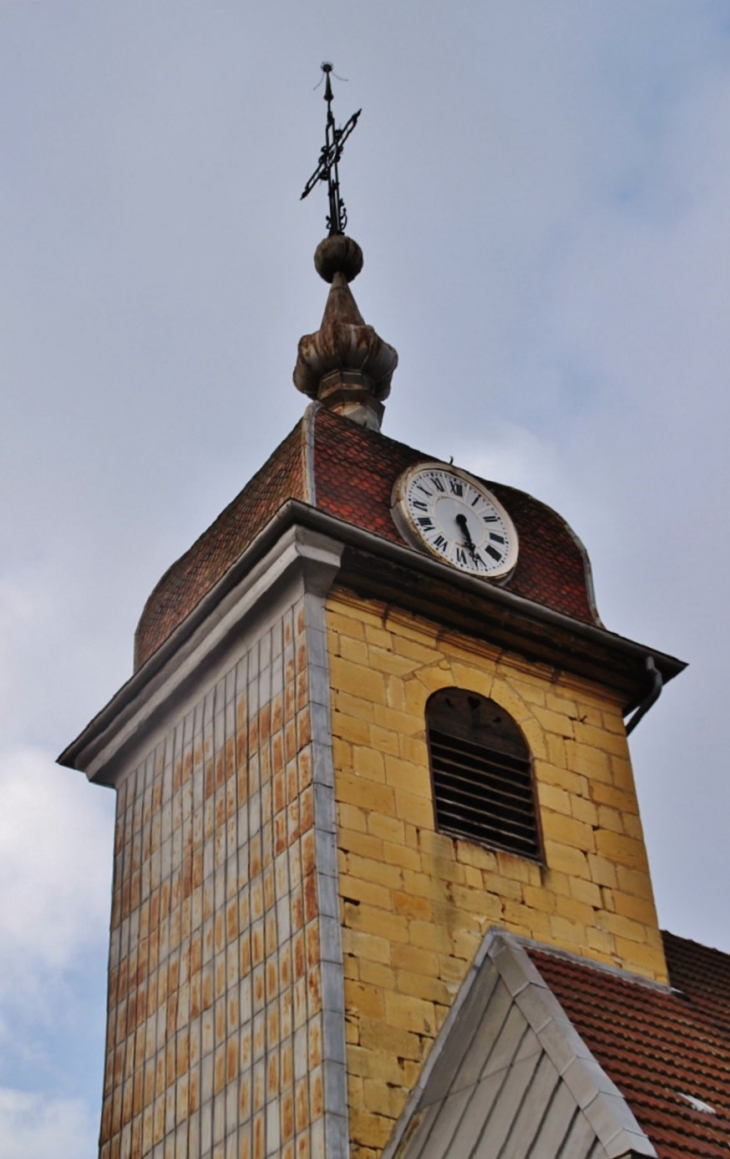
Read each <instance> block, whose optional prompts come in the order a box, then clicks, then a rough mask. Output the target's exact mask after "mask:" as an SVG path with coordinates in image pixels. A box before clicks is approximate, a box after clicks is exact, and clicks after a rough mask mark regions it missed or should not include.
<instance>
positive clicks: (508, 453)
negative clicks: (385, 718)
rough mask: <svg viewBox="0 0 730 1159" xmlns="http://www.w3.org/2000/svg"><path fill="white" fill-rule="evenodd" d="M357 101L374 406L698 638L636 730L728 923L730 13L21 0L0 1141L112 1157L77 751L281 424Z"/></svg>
mask: <svg viewBox="0 0 730 1159" xmlns="http://www.w3.org/2000/svg"><path fill="white" fill-rule="evenodd" d="M323 59H331V60H333V61H334V62H335V67H336V71H337V72H338V73H340V75H342V76H344V77H347V78H349V79H348V83H342V84H338V85H337V86H336V104H335V107H336V111H337V113H338V119H339V120H340V121H344V120H345V119H346V118H347V117H348V116H349V114H350V113H351V112H353V111H354V110H355V109H356V108H359V107H360V106H362V107H363V110H364V111H363V115H362V118H361V121H360V124H359V125H358V128H357V131H356V133H355V135H354V136H353V137H352V139H351V141H350V143H349V144H348V147H347V152H346V159H345V163H344V166H343V190H344V195H345V199H346V201H347V204H348V208H349V211H350V229H349V232H351V234H352V236H354V237H355V238H357V240H358V241H359V242H360V243H361V245H362V246H363V249H364V252H365V262H366V266H365V270H364V272H363V274H362V276H361V277H360V278H359V279H358V281H357V283H356V284H355V287H354V289H355V293H356V297H357V300H358V303H359V305H360V307H361V310H362V312H363V314H364V316H365V318H366V320H367V321H368V322H371V323H372V324H374V325H375V326H376V327H377V329H378V330H379V332H380V334H381V335H382V336H383V337H384V338H385V339H386V340H387V341H389V342H391V343H392V344H393V345H395V346H396V347H397V349H398V351H399V354H400V367H399V369H398V371H397V372H396V375H395V377H394V382H393V395H392V399H391V402H390V404H389V406H388V409H387V414H386V420H385V432H386V433H387V434H389V435H391V436H393V437H395V438H398V439H401V440H403V441H405V442H407V443H410V444H411V445H414V446H417V447H420V448H421V449H423V450H424V451H426V452H428V453H429V454H433V455H434V456H435V457H440V458H446V459H448V458H449V456H451V455H453V456H454V458H455V461H456V462H457V463H458V464H460V465H461V466H463V467H465V468H467V469H471V470H473V471H475V472H476V473H478V474H481V475H484V476H486V477H487V478H493V479H499V480H501V481H503V482H508V483H511V484H513V485H516V486H520V487H524V488H525V489H527V490H529V491H532V492H533V493H534V494H536V495H538V496H539V497H540V498H542V499H544V500H545V501H547V502H548V503H551V504H552V505H553V506H555V507H557V508H558V510H560V511H561V513H562V514H563V515H565V516H566V518H568V520H569V521H570V522H571V523H572V525H573V526H574V527H575V529H576V531H577V532H578V534H579V535H580V536H581V537H582V539H583V540H584V542H585V544H586V546H587V548H588V551H589V553H590V555H591V558H592V561H593V566H594V575H595V581H596V590H597V597H598V604H599V609H600V611H601V614H602V616H603V619H604V621H605V623H606V624H607V626H608V627H610V628H611V629H613V630H615V631H618V632H620V633H622V634H624V635H628V636H631V637H634V638H636V639H639V640H640V641H642V642H644V643H647V644H649V645H652V646H655V647H657V648H659V649H661V650H663V651H668V652H673V653H675V654H676V655H679V656H680V657H682V658H683V659H685V660H688V661H689V662H690V665H691V667H690V668H689V670H688V671H687V672H686V673H685V674H684V675H682V676H681V677H680V678H679V679H678V680H677V681H676V682H675V683H674V684H673V685H671V686H670V687H669V688H668V689H667V690H666V692H665V694H664V696H663V697H662V699H661V700H660V702H659V703H658V705H656V707H655V708H654V709H652V712H651V713H650V714H649V716H648V717H647V718H646V720H645V721H644V722H643V723H642V724H641V726H640V727H639V729H638V730H637V731H636V733H635V734H634V735H633V736H632V741H631V748H632V753H633V757H634V763H635V771H636V776H637V782H638V789H639V794H640V800H641V805H642V812H643V819H644V825H645V830H646V834H647V840H648V845H649V853H650V858H651V863H652V868H653V873H654V882H655V889H656V894H657V902H658V907H659V913H660V920H661V922H662V924H663V925H664V926H665V927H668V928H671V929H672V930H674V931H675V932H676V933H679V934H683V935H686V936H689V937H694V938H697V939H698V940H701V941H704V942H707V943H710V944H712V945H717V946H720V947H722V948H724V949H725V950H728V951H730V920H729V918H728V907H727V902H726V887H725V882H726V880H727V871H728V860H729V854H728V848H727V846H728V843H727V838H726V831H727V824H728V813H729V812H730V809H729V806H730V788H729V778H728V776H727V769H726V759H725V747H726V739H725V738H726V729H727V716H728V712H727V708H726V700H727V679H726V674H725V666H724V658H725V655H726V653H727V651H728V645H730V640H729V639H728V618H727V614H726V589H727V576H728V567H729V565H730V546H729V544H728V531H727V528H728V519H727V503H728V491H729V488H728V474H729V468H728V456H727V453H726V444H727V438H728V407H729V405H730V404H729V402H728V382H727V378H728V367H730V328H729V327H728V315H729V313H730V213H729V211H728V207H729V206H730V132H729V131H728V129H729V127H730V13H729V12H728V7H727V3H726V2H723V0H718V2H704V0H695V2H694V3H693V4H686V3H683V2H682V0H641V2H638V0H552V2H551V3H549V4H548V3H545V2H544V0H510V3H509V4H506V3H504V2H502V0H479V2H477V0H449V3H445V2H442V3H439V2H437V0H367V2H366V3H365V2H361V3H360V4H354V3H351V2H349V0H309V2H306V3H302V2H301V0H269V2H268V3H266V4H264V3H255V2H254V3H248V4H243V3H241V2H239V3H234V2H233V0H207V3H205V4H204V3H202V2H199V0H198V2H192V0H156V2H155V3H154V4H150V3H149V2H148V0H147V2H143V0H125V2H124V3H120V2H119V0H106V2H105V3H103V4H99V3H96V2H94V0H56V2H51V0H0V151H1V155H2V165H1V166H0V375H1V381H2V392H1V396H0V484H1V486H0V519H1V520H2V544H3V551H2V554H1V556H0V793H1V794H2V810H0V1057H1V1058H2V1062H0V1153H1V1154H2V1155H3V1156H4V1157H5V1159H45V1157H46V1156H47V1155H49V1154H51V1153H53V1154H54V1156H55V1157H56V1159H91V1157H92V1156H93V1155H95V1153H96V1149H95V1137H96V1132H97V1128H98V1112H99V1107H100V1084H101V1066H102V1053H103V1041H102V1035H103V1025H104V1012H103V1007H104V998H105V955H106V930H107V923H108V905H109V877H110V869H111V819H112V809H113V802H112V798H111V794H110V793H109V792H107V791H105V790H102V789H98V788H96V787H93V786H89V785H87V784H86V783H85V781H84V779H83V777H81V775H80V774H73V773H69V772H66V771H62V770H59V769H56V768H54V766H53V758H54V757H55V755H56V754H57V753H58V752H59V751H60V749H61V748H62V747H64V746H65V744H66V743H67V742H68V741H69V740H71V739H72V738H73V736H75V735H76V734H77V733H78V732H79V731H80V729H81V728H82V727H83V726H84V725H85V724H86V722H87V721H88V720H89V719H90V717H91V716H92V715H93V714H94V713H95V712H96V711H97V710H98V709H99V708H100V707H101V706H102V705H103V704H104V703H105V702H106V701H107V700H108V699H109V697H110V696H111V695H112V694H113V692H114V691H115V690H116V689H117V688H118V687H119V685H120V684H121V683H122V682H123V681H124V680H125V679H126V678H127V676H128V675H129V673H130V669H131V655H132V636H133V631H134V627H135V623H136V620H137V617H138V615H139V612H140V611H141V608H142V606H143V603H144V600H145V598H146V596H147V594H148V593H149V591H150V589H151V588H152V586H153V585H154V583H155V582H156V580H157V578H158V577H159V575H160V574H161V573H162V572H163V571H164V570H165V569H166V567H167V566H168V565H169V564H170V562H171V561H172V560H173V559H174V558H176V557H177V556H178V555H179V554H180V553H181V552H182V551H184V550H185V549H186V548H187V547H188V546H189V544H190V543H191V542H192V541H193V539H194V538H196V537H197V535H198V534H199V533H200V532H201V531H202V530H203V529H204V528H205V527H206V526H207V524H208V523H209V522H210V521H211V520H212V519H213V518H214V517H215V515H216V514H217V513H218V512H219V511H220V510H221V508H222V507H223V506H224V505H225V504H226V503H227V502H228V501H229V500H230V499H231V498H232V496H233V495H234V494H235V493H236V492H237V491H238V490H239V489H240V488H241V486H242V485H243V484H244V483H245V482H246V480H247V479H248V478H249V477H250V475H251V474H252V473H253V471H254V470H255V469H256V468H257V467H258V466H259V465H260V464H261V462H262V461H263V460H264V458H266V456H267V455H268V453H269V452H270V451H271V450H273V448H274V447H275V446H276V445H277V443H278V442H279V441H280V440H281V439H282V438H283V437H284V436H285V435H286V434H287V433H288V431H289V430H290V428H291V427H292V426H293V425H294V423H295V422H296V421H297V419H298V417H299V416H300V414H301V412H302V409H303V403H304V400H303V398H302V397H301V396H299V395H297V393H296V391H295V390H294V388H293V386H292V384H291V371H292V367H293V364H294V359H295V356H296V343H297V340H298V338H299V336H300V335H301V334H303V333H305V332H309V331H311V330H313V329H315V328H316V326H317V325H318V323H319V319H320V317H321V312H322V309H323V306H324V300H325V294H326V290H325V287H324V285H323V284H322V283H321V282H320V281H319V280H318V278H317V277H316V275H315V273H314V270H313V267H312V261H311V255H312V252H313V250H314V247H315V245H316V243H317V241H318V240H319V239H320V237H321V236H322V235H323V233H324V216H325V198H324V196H323V194H321V193H319V192H318V193H315V194H313V195H312V196H311V197H310V198H309V200H308V201H306V202H304V203H300V202H299V201H298V196H299V193H300V191H301V188H302V187H303V185H304V182H305V180H306V179H307V177H308V176H309V174H310V173H311V171H312V169H313V168H314V165H315V163H316V160H317V154H318V150H319V147H320V144H321V138H322V131H323V118H324V104H323V102H322V101H321V99H320V98H321V94H322V90H321V89H320V90H318V91H317V92H314V91H313V88H314V85H315V84H316V83H317V80H318V76H319V73H318V67H319V63H320V61H322V60H323Z"/></svg>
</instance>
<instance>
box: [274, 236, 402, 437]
mask: <svg viewBox="0 0 730 1159" xmlns="http://www.w3.org/2000/svg"><path fill="white" fill-rule="evenodd" d="M314 264H315V266H316V269H317V273H318V274H319V275H320V277H321V278H323V279H324V280H325V281H326V282H330V283H331V287H332V288H331V289H330V292H329V295H328V297H327V305H326V306H325V311H324V316H323V318H322V325H321V326H320V328H319V330H317V331H316V333H314V334H305V335H304V337H303V338H301V339H300V341H299V357H298V358H297V364H296V367H295V368H294V385H295V386H296V387H297V389H298V390H301V391H302V392H303V393H304V394H306V395H308V396H309V397H310V398H312V399H317V400H318V401H319V402H321V403H322V404H323V405H324V406H326V407H327V408H328V409H329V410H333V411H335V412H336V413H337V414H341V415H344V416H346V417H347V418H349V419H351V420H352V421H353V422H356V423H358V424H359V425H360V426H364V427H368V428H370V430H376V431H379V430H380V424H381V422H382V419H383V413H384V410H385V408H384V406H383V400H384V399H386V398H387V397H388V395H389V394H390V380H391V378H392V375H393V371H394V370H395V368H396V366H397V365H398V354H397V352H396V351H395V350H394V349H393V347H392V346H389V345H388V343H387V342H384V341H383V340H382V338H380V337H379V335H378V334H376V332H375V330H374V329H373V327H372V326H367V325H366V324H365V322H364V321H363V319H362V315H361V314H360V311H359V310H358V308H357V303H356V302H355V299H354V298H353V296H352V292H351V290H350V287H349V285H348V283H349V282H351V281H352V280H353V279H354V278H356V277H357V275H358V274H359V273H360V270H361V269H362V264H363V258H362V250H361V249H360V247H359V245H358V244H357V242H355V241H353V240H352V238H349V237H345V235H344V234H335V235H333V236H332V237H328V238H325V240H324V241H322V242H320V244H319V245H318V246H317V250H316V252H315V255H314Z"/></svg>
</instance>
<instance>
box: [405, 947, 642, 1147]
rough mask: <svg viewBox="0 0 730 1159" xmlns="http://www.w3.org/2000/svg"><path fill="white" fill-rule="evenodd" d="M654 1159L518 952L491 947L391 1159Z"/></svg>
mask: <svg viewBox="0 0 730 1159" xmlns="http://www.w3.org/2000/svg"><path fill="white" fill-rule="evenodd" d="M640 1155H641V1156H646V1157H647V1159H648V1157H651V1156H656V1151H655V1150H654V1147H653V1146H652V1144H651V1142H650V1141H649V1139H648V1138H647V1136H646V1135H645V1134H644V1132H643V1131H642V1129H641V1127H640V1126H639V1124H638V1123H637V1121H636V1119H635V1117H634V1115H633V1113H632V1111H631V1109H630V1107H629V1105H628V1103H627V1101H626V1099H625V1098H624V1097H623V1095H622V1094H621V1092H620V1091H619V1090H618V1088H617V1087H616V1086H615V1085H614V1083H613V1082H612V1081H611V1079H610V1078H609V1076H608V1075H607V1074H606V1072H605V1071H604V1070H603V1069H602V1068H601V1066H600V1065H599V1064H598V1062H597V1061H596V1059H595V1058H594V1056H593V1055H592V1053H591V1051H590V1048H589V1047H588V1046H587V1045H586V1043H585V1042H584V1041H583V1040H582V1039H581V1038H580V1036H579V1034H578V1033H577V1032H576V1030H575V1028H574V1027H573V1026H572V1025H571V1023H570V1021H569V1019H568V1017H567V1016H566V1014H565V1012H564V1011H563V1009H562V1008H561V1006H560V1005H559V1003H558V1002H557V1001H556V999H555V997H554V995H553V994H552V993H551V991H550V989H549V988H548V986H547V984H546V983H545V981H544V980H543V978H542V977H541V975H540V973H539V972H538V970H537V969H536V968H535V966H534V964H533V963H532V962H531V961H530V958H529V956H528V954H527V953H526V951H525V950H524V948H523V947H522V946H521V945H520V943H519V942H518V941H517V940H516V939H514V938H512V937H511V936H510V935H507V934H502V933H500V932H496V933H492V934H491V935H487V938H486V939H485V941H484V943H483V944H482V947H481V950H480V952H479V954H477V958H476V959H475V962H474V965H473V966H472V968H471V970H470V972H469V974H468V976H467V978H466V980H465V982H464V984H463V985H462V989H461V991H460V993H459V996H458V997H457V1000H456V1003H455V1005H454V1007H453V1008H452V1010H451V1012H450V1015H449V1017H448V1019H447V1021H446V1023H445V1024H444V1027H443V1028H442V1031H441V1034H440V1035H439V1038H438V1039H437V1041H436V1044H435V1045H434V1047H433V1050H432V1053H431V1056H430V1058H429V1060H428V1062H427V1063H426V1066H425V1068H424V1072H423V1074H422V1076H421V1079H420V1081H419V1084H418V1087H417V1088H416V1091H415V1092H414V1095H413V1096H412V1098H411V1100H410V1102H409V1104H408V1106H407V1107H406V1110H405V1112H404V1114H403V1115H402V1116H401V1119H400V1120H399V1122H398V1124H397V1126H396V1129H395V1132H394V1136H393V1138H392V1140H391V1142H390V1144H389V1145H388V1147H386V1149H385V1151H384V1153H383V1159H443V1157H444V1156H448V1157H449V1159H472V1157H474V1159H476V1157H477V1156H478V1157H479V1159H487V1157H488V1159H528V1157H533V1159H557V1157H558V1156H570V1157H571V1159H622V1157H626V1156H640Z"/></svg>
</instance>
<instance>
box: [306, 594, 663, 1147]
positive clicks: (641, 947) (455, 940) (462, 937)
mask: <svg viewBox="0 0 730 1159" xmlns="http://www.w3.org/2000/svg"><path fill="white" fill-rule="evenodd" d="M327 623H328V633H329V652H330V665H331V685H332V727H333V746H334V766H335V792H336V797H337V807H338V845H339V858H340V878H339V884H340V897H341V908H342V923H343V948H344V955H345V1007H346V1016H347V1025H346V1030H347V1041H348V1077H349V1084H350V1089H349V1102H350V1120H351V1126H350V1131H351V1138H352V1143H353V1159H355V1157H357V1159H374V1157H375V1156H379V1155H380V1152H381V1150H382V1148H383V1146H384V1145H385V1143H386V1142H387V1140H388V1138H389V1136H390V1133H391V1131H392V1128H393V1125H394V1121H395V1119H397V1117H398V1115H399V1114H400V1112H401V1110H402V1109H403V1105H404V1103H405V1101H406V1099H407V1097H408V1095H409V1094H410V1091H411V1090H412V1088H413V1087H414V1085H415V1083H416V1081H417V1078H418V1075H419V1073H420V1070H421V1067H422V1064H423V1062H424V1060H425V1058H426V1057H427V1055H428V1052H429V1050H430V1047H431V1045H432V1043H433V1040H434V1038H435V1036H436V1034H437V1033H438V1030H439V1028H440V1026H441V1024H442V1022H443V1020H444V1018H445V1016H446V1014H447V1012H448V1009H449V1006H450V1004H451V1002H452V1001H453V999H454V997H455V995H456V993H457V991H458V988H459V986H460V984H461V982H462V979H463V978H464V976H465V974H466V971H467V968H468V966H469V964H470V963H471V961H472V959H473V957H474V954H475V952H476V950H477V947H478V946H479V944H480V942H481V939H482V938H483V936H484V934H485V932H486V931H487V930H488V929H489V927H490V926H492V925H499V926H502V927H503V928H506V929H508V930H511V931H513V932H514V933H516V934H520V935H523V936H526V937H529V938H535V939H537V940H539V941H541V942H546V943H550V944H552V945H555V946H559V947H561V948H563V949H566V950H570V951H573V952H575V953H578V954H583V955H585V956H587V957H590V958H594V959H595V960H596V961H599V962H604V963H611V964H613V965H617V966H620V967H623V968H625V969H627V970H631V971H634V972H635V973H638V974H641V975H644V976H645V977H647V978H652V979H656V980H659V981H666V979H667V973H666V963H665V960H664V952H663V949H662V944H661V938H660V934H659V930H658V926H657V918H656V911H655V908H654V901H653V895H652V887H651V881H650V878H649V870H648V866H647V860H646V851H645V847H644V840H643V836H642V830H641V823H640V820H639V812H638V806H637V801H636V793H635V789H634V780H633V774H632V770H631V764H630V761H629V754H628V747H627V743H626V737H625V733H624V727H623V721H622V716H621V711H620V707H619V704H618V702H617V701H616V700H615V699H612V698H611V696H610V695H609V694H608V693H607V692H605V691H604V690H601V689H600V688H599V687H598V686H596V685H592V684H590V683H588V682H586V681H581V680H579V679H578V678H573V677H570V676H568V675H565V674H563V673H562V672H560V671H558V670H555V669H552V668H549V667H547V666H543V665H535V664H530V663H528V662H527V661H525V660H522V659H521V658H520V657H519V656H516V655H514V654H507V653H502V652H500V651H499V650H498V649H496V648H493V647H490V646H489V645H488V644H486V643H484V642H482V641H479V640H473V639H470V638H469V637H467V636H465V635H462V634H459V633H457V632H452V631H445V630H443V629H441V628H439V627H438V625H436V624H433V623H430V622H429V621H427V620H425V619H422V618H417V617H415V616H411V615H409V614H408V613H406V612H404V611H403V610H401V609H394V608H392V607H390V606H386V605H384V604H381V603H378V602H375V601H364V600H362V599H360V598H358V597H356V596H354V595H351V594H350V593H348V592H346V591H344V590H342V589H335V590H334V591H333V592H332V593H331V595H330V598H329V600H328V605H327ZM450 686H455V687H459V688H468V689H470V690H473V691H475V692H478V693H481V694H482V695H483V696H490V697H492V698H493V699H494V700H496V701H497V702H498V703H499V704H501V705H502V706H503V707H504V708H505V709H507V711H508V712H510V713H511V714H512V716H513V717H514V718H515V720H517V722H518V723H519V725H520V727H521V728H522V730H523V732H524V734H525V737H526V738H527V741H528V743H529V745H530V749H531V751H532V754H533V759H534V770H535V779H536V783H537V793H538V802H539V810H540V818H541V825H542V835H543V842H544V852H545V864H544V865H537V864H535V863H533V862H531V861H528V860H525V859H524V858H520V857H516V856H513V855H511V854H508V853H503V852H500V851H497V850H490V849H487V848H485V847H482V846H480V845H476V844H473V843H472V842H469V841H465V840H458V839H453V838H451V837H448V836H446V835H445V834H440V833H437V832H436V831H435V828H434V813H433V806H432V794H431V779H430V771H429V763H428V753H427V745H426V732H425V719H424V714H425V708H426V701H427V700H428V697H429V696H430V695H431V694H432V693H433V692H435V691H436V690H437V689H439V688H445V687H450Z"/></svg>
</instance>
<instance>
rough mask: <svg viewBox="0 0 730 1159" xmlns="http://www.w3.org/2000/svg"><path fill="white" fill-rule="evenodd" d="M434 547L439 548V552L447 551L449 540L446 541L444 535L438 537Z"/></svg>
mask: <svg viewBox="0 0 730 1159" xmlns="http://www.w3.org/2000/svg"><path fill="white" fill-rule="evenodd" d="M433 545H434V547H437V548H438V549H439V551H446V549H447V547H448V546H449V541H448V539H444V537H443V535H437V536H436V538H435V539H434V541H433Z"/></svg>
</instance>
